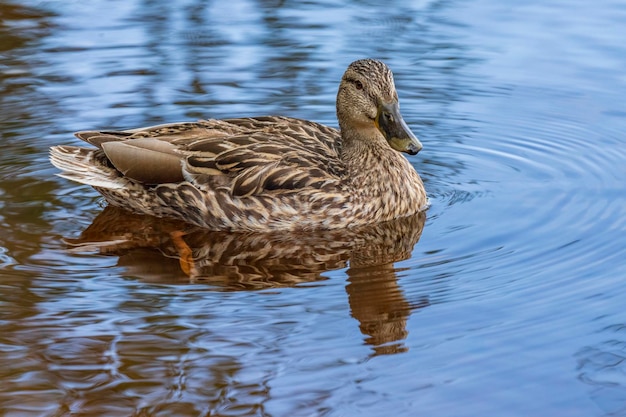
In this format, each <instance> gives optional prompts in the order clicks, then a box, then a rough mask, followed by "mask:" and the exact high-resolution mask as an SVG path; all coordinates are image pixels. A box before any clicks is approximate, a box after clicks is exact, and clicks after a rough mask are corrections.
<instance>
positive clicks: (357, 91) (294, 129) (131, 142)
mask: <svg viewBox="0 0 626 417" xmlns="http://www.w3.org/2000/svg"><path fill="white" fill-rule="evenodd" d="M337 118H338V120H339V127H340V130H337V129H334V128H331V127H328V126H324V125H322V124H319V123H315V122H311V121H307V120H300V119H294V118H289V117H281V116H268V117H249V118H238V119H221V120H213V119H211V120H201V121H198V122H188V123H174V124H165V125H159V126H152V127H144V128H138V129H131V130H123V131H83V132H78V133H76V134H75V135H76V136H77V137H78V138H80V139H82V140H84V141H86V142H88V143H90V144H92V145H94V146H96V148H84V147H77V146H66V145H60V146H54V147H52V148H51V150H50V160H51V162H52V164H54V165H55V166H56V167H57V168H59V169H60V170H61V171H62V173H60V174H59V176H61V177H64V178H67V179H70V180H74V181H77V182H79V183H83V184H87V185H91V186H93V187H94V188H95V189H96V190H97V191H98V192H99V193H101V194H102V195H103V196H104V198H105V199H106V200H107V201H108V202H109V203H110V204H112V205H115V206H119V207H123V208H126V209H129V210H132V211H135V212H139V213H144V214H149V215H153V216H156V217H165V218H176V219H181V220H184V221H186V222H188V223H191V224H194V225H197V226H200V227H203V228H207V229H211V230H226V231H272V230H314V229H338V228H349V227H355V226H362V225H366V224H373V223H379V222H385V221H388V220H391V219H395V218H400V217H406V216H410V215H412V214H415V213H417V212H419V211H421V210H424V209H425V207H426V204H427V198H426V192H425V190H424V185H423V183H422V180H421V179H420V177H419V175H418V174H417V173H416V172H415V170H414V169H413V167H412V166H411V164H410V163H409V162H408V161H407V159H406V158H405V157H404V156H403V155H402V154H401V153H400V152H405V153H408V154H411V155H415V154H417V153H418V152H419V151H420V149H421V148H422V145H421V143H420V142H419V140H418V139H417V137H416V136H415V135H414V134H413V133H412V132H411V130H410V129H409V128H408V126H407V125H406V123H405V122H404V120H403V119H402V116H401V114H400V111H399V105H398V94H397V93H396V89H395V85H394V81H393V75H392V73H391V70H390V69H389V68H388V67H387V66H386V65H385V64H384V63H382V62H380V61H377V60H373V59H363V60H358V61H355V62H353V63H351V64H350V65H349V66H348V69H347V70H346V72H345V73H344V75H343V77H342V79H341V83H340V85H339V91H338V93H337ZM398 151H399V152H398Z"/></svg>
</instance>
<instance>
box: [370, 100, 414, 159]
mask: <svg viewBox="0 0 626 417" xmlns="http://www.w3.org/2000/svg"><path fill="white" fill-rule="evenodd" d="M376 126H377V127H378V129H379V130H380V131H381V133H382V134H383V136H385V139H387V142H389V145H390V146H391V147H392V148H393V149H395V150H396V151H399V152H406V153H408V154H409V155H415V154H417V153H418V152H419V151H420V150H421V149H422V144H421V142H420V141H419V139H417V137H416V136H415V135H414V134H413V132H411V129H409V127H408V126H407V125H406V123H405V122H404V119H403V118H402V115H401V114H400V107H399V106H398V103H397V102H395V103H388V104H385V103H383V104H382V105H381V106H380V108H379V109H378V115H377V116H376Z"/></svg>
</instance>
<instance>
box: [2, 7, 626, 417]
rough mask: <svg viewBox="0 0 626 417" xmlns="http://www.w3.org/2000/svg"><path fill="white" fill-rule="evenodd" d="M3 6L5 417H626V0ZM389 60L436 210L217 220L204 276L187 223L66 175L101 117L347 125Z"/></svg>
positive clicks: (127, 123) (123, 124)
mask: <svg viewBox="0 0 626 417" xmlns="http://www.w3.org/2000/svg"><path fill="white" fill-rule="evenodd" d="M0 17H1V19H0V56H1V57H2V59H1V60H0V69H1V70H0V78H1V83H0V89H1V90H0V91H1V92H0V115H1V116H0V117H1V118H2V123H1V125H0V126H1V127H0V132H1V134H2V153H1V154H0V175H1V176H2V182H1V183H0V193H1V195H2V199H1V201H0V222H1V224H2V228H3V230H4V233H3V234H2V237H0V263H1V264H2V269H1V270H0V300H1V302H0V306H1V307H0V314H1V316H0V364H1V366H0V378H1V380H2V384H0V410H1V411H0V414H3V415H7V416H31V415H32V416H40V415H45V416H64V415H77V416H79V415H120V416H125V415H135V416H147V415H154V416H159V415H163V416H165V415H167V416H169V415H177V416H185V415H189V416H197V415H223V416H234V415H259V416H261V415H262V416H318V415H325V416H353V415H361V416H381V415H395V416H414V415H418V414H421V415H430V416H477V415H481V416H499V417H501V416H528V415H551V416H585V417H588V416H604V415H607V416H608V415H612V416H614V415H626V378H625V377H624V375H625V374H626V367H625V365H624V364H625V363H626V361H625V359H626V312H625V311H624V308H623V299H624V295H625V294H626V261H625V260H624V259H625V255H626V241H625V239H624V236H625V234H624V232H625V231H626V224H625V221H624V219H625V218H626V190H625V186H624V184H625V179H626V144H625V140H624V135H625V132H626V111H625V110H624V109H625V108H626V100H625V99H624V91H626V76H625V75H624V74H625V73H624V68H626V43H624V41H623V39H624V37H625V35H626V32H625V30H624V27H626V26H625V24H626V3H625V2H624V1H619V0H607V1H604V2H601V3H595V4H594V3H590V2H584V1H579V0H576V1H567V2H566V1H563V0H560V1H559V0H552V1H548V2H539V1H530V2H524V3H523V4H521V3H520V4H513V3H511V2H499V1H495V0H472V1H470V0H468V1H443V2H439V1H421V2H410V1H397V2H392V3H385V4H384V5H383V4H379V3H376V2H357V1H354V2H347V3H346V2H331V1H327V2H306V3H299V2H254V1H245V0H234V1H230V2H212V3H210V4H208V5H207V4H205V2H195V1H192V0H187V1H179V2H147V1H141V0H135V1H127V2H113V3H111V2H105V1H94V2H90V3H84V2H74V1H68V2H61V1H54V0H51V1H30V2H28V1H27V2H19V3H18V2H13V3H6V2H5V3H3V4H2V5H0ZM368 56H369V57H376V58H380V59H383V60H384V61H385V62H387V63H388V64H389V66H390V67H391V68H392V70H393V71H394V74H395V78H396V84H397V87H398V90H399V95H400V102H401V107H402V112H403V115H404V117H405V120H406V121H407V123H408V124H409V125H410V126H411V127H412V128H413V130H414V132H415V133H416V134H417V135H418V136H419V137H420V139H421V141H422V143H423V144H424V150H423V151H422V152H421V153H420V154H419V155H417V156H415V157H410V160H411V162H412V163H413V164H414V166H415V167H416V169H417V171H418V172H419V173H420V174H421V175H422V177H423V178H424V180H425V183H426V187H427V190H428V192H429V195H430V198H431V203H432V206H431V208H430V209H429V211H428V213H427V216H426V217H425V218H424V217H419V216H418V217H417V218H415V219H411V221H409V222H407V223H400V224H396V225H392V226H390V227H389V228H387V229H385V230H379V229H374V230H370V231H368V234H366V235H358V236H354V235H349V234H341V235H332V234H322V235H313V236H309V237H307V239H300V238H297V237H290V236H275V237H274V238H271V239H268V238H264V239H265V240H263V239H259V238H258V237H255V236H236V237H233V236H225V235H220V234H211V233H207V234H203V233H200V232H198V233H197V234H196V235H194V238H193V242H192V245H191V246H192V249H193V250H194V251H196V253H204V254H205V257H204V258H203V259H205V260H207V259H209V260H211V262H205V263H202V264H198V265H194V268H195V269H193V271H192V273H191V278H189V277H188V276H187V275H186V274H185V273H183V269H182V268H181V263H180V262H179V260H178V259H177V257H176V250H175V248H174V247H173V243H172V240H171V237H170V234H169V233H170V232H171V231H172V229H176V227H178V226H177V225H175V224H170V223H168V222H155V221H153V220H151V219H148V218H143V217H137V216H128V215H126V214H123V213H119V212H118V211H115V210H109V209H107V210H103V207H102V201H101V199H100V198H99V196H98V194H97V193H96V192H95V191H93V190H91V189H90V188H88V187H84V186H80V185H76V184H73V183H70V182H68V181H65V180H63V179H60V178H57V177H55V176H54V173H55V172H56V170H55V169H54V168H53V167H52V166H50V165H49V163H48V162H47V148H48V147H49V146H51V145H54V144H60V143H73V144H76V143H78V140H77V139H74V138H73V137H72V136H71V132H73V131H77V130H82V129H91V128H103V129H104V128H108V129H111V128H129V127H137V126H145V125H150V124H157V123H164V122H174V121H184V120H193V119H197V118H207V117H236V116H245V115H261V114H283V115H288V116H294V117H302V118H308V119H312V120H315V121H318V122H322V123H327V124H331V125H336V121H335V115H334V98H335V93H336V88H337V85H338V80H339V78H340V76H341V74H342V73H343V71H344V69H345V67H346V66H347V64H348V63H349V62H351V61H352V60H354V59H358V58H362V57H368ZM364 236H365V237H364ZM113 238H119V239H120V240H121V241H123V244H121V245H118V246H115V245H112V244H110V241H111V239H113ZM103 241H104V242H109V244H105V243H103ZM68 243H69V244H68ZM202 251H204V252H202Z"/></svg>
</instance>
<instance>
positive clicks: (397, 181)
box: [341, 132, 426, 220]
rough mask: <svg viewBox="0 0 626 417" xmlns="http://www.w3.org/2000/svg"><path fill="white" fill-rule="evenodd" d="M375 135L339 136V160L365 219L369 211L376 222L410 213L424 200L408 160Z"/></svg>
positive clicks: (418, 181)
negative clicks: (342, 162) (360, 204)
mask: <svg viewBox="0 0 626 417" xmlns="http://www.w3.org/2000/svg"><path fill="white" fill-rule="evenodd" d="M376 133H377V134H378V135H379V136H378V137H368V138H364V137H352V136H350V134H348V135H344V134H343V133H342V139H343V146H342V151H341V157H342V160H343V161H344V163H345V165H346V168H347V170H348V178H349V181H350V183H351V186H352V187H351V188H352V190H351V193H352V194H353V195H354V196H355V197H357V198H358V199H360V201H362V202H364V204H363V206H362V207H361V208H362V210H363V213H362V214H364V215H366V216H367V214H366V213H367V212H369V213H370V214H371V215H374V216H376V217H377V219H378V220H389V219H391V218H395V217H398V216H405V215H409V214H413V213H415V212H417V211H418V210H419V209H420V208H421V207H422V206H423V205H424V203H425V201H426V196H425V194H424V191H423V185H422V181H421V179H420V178H419V176H418V175H417V173H416V172H415V169H414V168H413V166H412V165H411V164H410V163H409V161H408V160H407V159H406V158H405V157H404V156H403V155H402V154H401V153H400V152H398V151H395V150H393V149H391V147H390V146H389V144H387V142H386V140H385V139H384V138H383V136H382V135H380V133H378V132H376ZM374 213H375V214H374ZM386 217H389V218H386Z"/></svg>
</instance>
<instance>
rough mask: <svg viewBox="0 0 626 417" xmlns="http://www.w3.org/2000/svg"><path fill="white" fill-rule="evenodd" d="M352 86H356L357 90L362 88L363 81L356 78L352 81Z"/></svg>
mask: <svg viewBox="0 0 626 417" xmlns="http://www.w3.org/2000/svg"><path fill="white" fill-rule="evenodd" d="M354 86H355V87H356V89H357V90H362V89H363V83H362V82H361V81H359V80H356V81H355V82H354Z"/></svg>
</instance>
